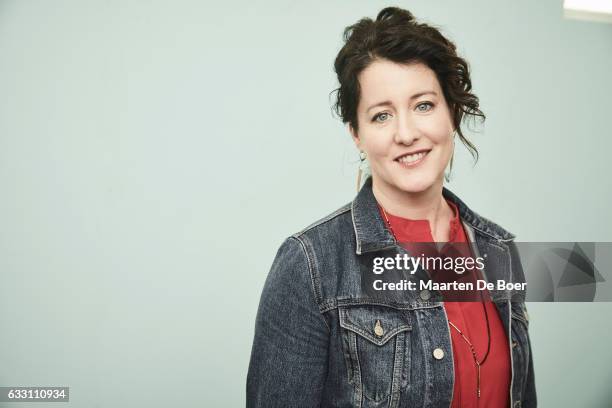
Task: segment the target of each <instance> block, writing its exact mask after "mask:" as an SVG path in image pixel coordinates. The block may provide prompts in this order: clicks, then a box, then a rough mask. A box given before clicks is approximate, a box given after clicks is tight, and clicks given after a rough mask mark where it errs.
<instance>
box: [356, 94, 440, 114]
mask: <svg viewBox="0 0 612 408" xmlns="http://www.w3.org/2000/svg"><path fill="white" fill-rule="evenodd" d="M428 94H431V95H435V96H438V93H437V92H435V91H423V92H419V93H415V94H414V95H412V96H411V97H410V98H409V99H408V100H410V101H412V100H415V99H417V98H420V97H421V96H423V95H428ZM389 105H392V103H391V101H382V102H378V103H375V104H374V105H372V106H370V107H369V108H368V109H366V112H369V111H370V110H371V109H373V108H377V107H379V106H389Z"/></svg>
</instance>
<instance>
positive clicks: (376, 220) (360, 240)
mask: <svg viewBox="0 0 612 408" xmlns="http://www.w3.org/2000/svg"><path fill="white" fill-rule="evenodd" d="M442 195H443V196H444V197H445V198H447V199H448V200H450V201H452V202H453V203H455V204H456V205H457V208H458V209H459V216H460V218H461V219H462V220H463V221H464V222H466V223H467V224H469V225H470V226H471V227H472V228H474V229H475V230H477V231H479V232H481V233H482V234H484V235H487V236H489V237H490V238H493V239H495V240H497V241H510V240H512V239H514V238H515V236H514V235H513V234H512V233H510V232H508V231H506V230H505V229H503V228H502V227H500V226H499V225H497V224H495V223H494V222H492V221H490V220H488V219H486V218H484V217H482V216H480V215H478V214H477V213H476V212H474V211H472V210H471V209H470V208H469V207H468V206H467V205H466V204H465V203H464V202H463V201H461V199H459V197H457V196H456V195H455V194H454V193H452V192H451V191H450V190H448V189H447V188H446V187H443V188H442ZM351 216H352V218H353V228H354V230H355V239H356V245H357V246H356V253H357V254H358V255H361V254H363V253H366V252H372V251H379V250H383V249H387V248H391V247H393V246H395V245H396V243H397V242H396V240H395V238H394V237H393V235H392V234H391V233H390V232H389V230H388V229H387V228H386V226H385V222H384V221H383V219H382V217H381V216H380V212H379V210H378V204H377V202H376V197H374V193H373V192H372V177H368V178H367V179H366V181H365V183H364V185H363V187H362V188H361V190H359V193H357V196H356V197H355V199H354V200H353V202H352V203H351Z"/></svg>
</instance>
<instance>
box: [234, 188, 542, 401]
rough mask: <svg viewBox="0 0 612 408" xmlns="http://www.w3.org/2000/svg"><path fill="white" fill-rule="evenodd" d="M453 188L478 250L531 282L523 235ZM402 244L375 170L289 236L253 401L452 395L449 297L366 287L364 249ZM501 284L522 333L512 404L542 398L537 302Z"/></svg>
mask: <svg viewBox="0 0 612 408" xmlns="http://www.w3.org/2000/svg"><path fill="white" fill-rule="evenodd" d="M443 195H444V196H445V197H446V198H447V199H449V200H452V201H453V202H454V203H455V204H456V205H457V207H458V208H459V215H460V218H461V220H462V222H463V225H464V228H465V230H466V233H467V235H468V237H469V240H470V241H471V242H473V243H474V244H473V245H474V246H475V248H474V250H475V251H477V252H479V253H486V254H487V255H488V256H487V264H486V266H485V269H484V273H485V275H486V278H487V280H488V281H490V282H491V281H493V280H497V279H503V280H505V281H507V282H519V283H520V282H524V280H525V278H524V274H523V270H522V266H521V263H520V259H519V258H518V253H517V251H516V246H515V244H514V242H513V239H514V235H512V234H511V233H509V232H507V231H505V230H504V229H502V228H501V227H500V226H498V225H496V224H494V223H493V222H491V221H489V220H487V219H485V218H484V217H481V216H479V215H478V214H476V213H475V212H473V211H472V210H470V209H469V208H468V207H467V206H466V205H465V203H463V202H462V201H461V200H460V199H459V198H457V197H456V196H455V195H454V194H453V193H452V192H451V191H449V190H448V189H446V188H444V189H443ZM397 245H398V244H397V242H396V241H395V239H394V237H393V236H392V235H391V233H390V232H389V231H388V230H387V228H386V227H385V224H384V222H383V220H382V218H381V216H380V213H379V212H378V208H377V203H376V199H375V197H374V195H373V193H372V179H371V178H368V180H366V182H365V184H364V186H363V187H362V189H361V190H360V191H359V193H358V194H357V197H356V198H355V199H354V200H353V201H352V202H351V203H349V204H347V205H345V206H344V207H342V208H340V209H339V210H337V211H335V212H333V213H332V214H330V215H328V216H327V217H324V218H323V219H321V220H319V221H317V222H315V223H314V224H312V225H310V226H308V227H307V228H305V229H304V230H302V231H300V232H298V233H296V234H294V235H292V236H291V237H289V238H287V239H286V240H285V241H284V242H283V244H282V245H281V247H280V249H279V250H278V252H277V254H276V258H275V259H274V262H273V264H272V267H271V270H270V272H269V274H268V277H267V279H266V282H265V285H264V289H263V292H262V295H261V299H260V303H259V309H258V312H257V319H256V324H255V338H254V341H253V347H252V351H251V360H250V364H249V371H248V375H247V389H246V391H247V407H262V408H272V407H363V408H366V407H390V408H394V407H449V406H450V404H451V400H452V394H453V384H454V367H453V356H452V347H451V337H450V331H449V326H448V320H447V316H446V312H445V309H444V307H443V302H441V301H439V300H437V299H438V298H436V297H435V296H431V294H430V293H424V292H427V291H423V292H419V291H407V293H406V294H405V296H404V297H403V298H402V299H399V300H398V299H393V300H391V299H390V300H388V301H384V300H383V301H381V299H372V298H371V297H369V296H368V295H367V294H366V293H365V292H364V291H363V290H362V286H361V278H360V267H359V258H360V257H361V256H363V255H364V254H367V253H371V252H374V251H381V250H384V249H389V248H394V247H396V246H397ZM490 294H491V297H492V299H493V301H494V302H495V304H496V306H497V309H498V311H499V314H500V317H501V319H502V322H503V323H504V328H505V329H506V334H508V333H510V341H509V342H508V343H509V345H510V357H511V365H512V376H511V385H510V390H509V393H508V394H509V395H508V398H509V399H510V407H513V408H516V407H524V408H527V407H529V408H531V407H535V406H536V405H537V402H536V390H535V380H534V370H533V359H532V353H531V345H530V341H529V334H528V327H529V317H528V314H527V311H526V308H525V303H524V302H523V301H522V300H518V301H517V300H516V299H515V298H514V297H512V296H511V294H510V293H508V292H501V291H491V292H490ZM377 321H378V322H381V324H382V327H384V334H383V335H381V330H380V328H379V329H378V330H376V328H375V323H374V322H377ZM437 349H441V350H442V351H443V353H441V352H440V351H439V350H437ZM434 350H437V351H436V353H434ZM434 354H436V356H435V357H434ZM441 355H442V357H440V356H441Z"/></svg>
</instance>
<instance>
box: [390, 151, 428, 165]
mask: <svg viewBox="0 0 612 408" xmlns="http://www.w3.org/2000/svg"><path fill="white" fill-rule="evenodd" d="M430 151H431V149H420V150H415V151H413V152H408V153H404V154H403V155H401V156H398V157H397V158H396V159H395V161H396V162H399V163H400V164H403V165H405V166H410V165H414V164H417V163H419V162H420V161H421V160H423V159H424V158H425V157H426V156H427V154H428V153H429V152H430Z"/></svg>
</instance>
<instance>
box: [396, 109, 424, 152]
mask: <svg viewBox="0 0 612 408" xmlns="http://www.w3.org/2000/svg"><path fill="white" fill-rule="evenodd" d="M396 123H397V128H396V129H395V138H394V139H395V143H398V144H404V145H406V146H410V145H411V144H413V143H414V142H415V140H418V139H419V137H420V134H419V129H418V128H417V127H416V126H415V125H414V123H412V121H411V120H410V118H409V117H408V115H405V114H403V115H402V114H399V117H398V120H397V121H396Z"/></svg>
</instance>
